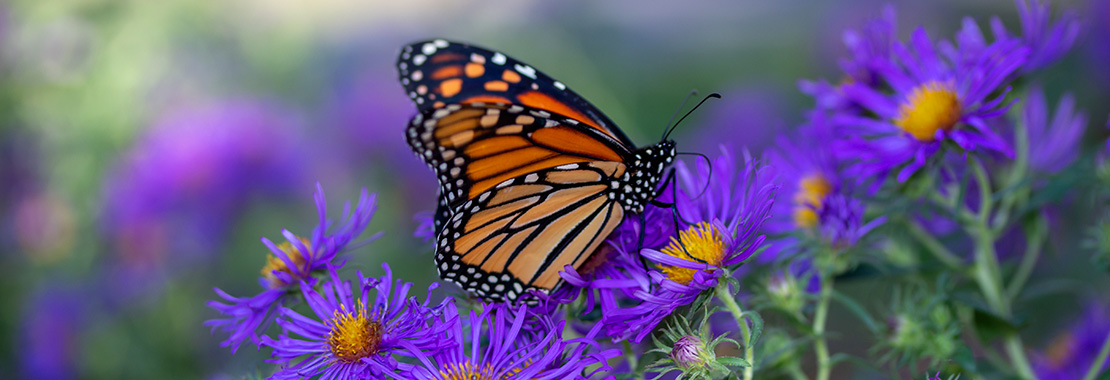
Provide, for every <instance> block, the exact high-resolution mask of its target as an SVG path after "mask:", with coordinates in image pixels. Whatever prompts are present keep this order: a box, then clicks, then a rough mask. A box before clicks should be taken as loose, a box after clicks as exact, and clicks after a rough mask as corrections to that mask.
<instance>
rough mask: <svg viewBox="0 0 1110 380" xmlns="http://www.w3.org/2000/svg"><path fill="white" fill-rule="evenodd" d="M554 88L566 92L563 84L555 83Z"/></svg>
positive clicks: (565, 86)
mask: <svg viewBox="0 0 1110 380" xmlns="http://www.w3.org/2000/svg"><path fill="white" fill-rule="evenodd" d="M555 88H557V89H560V90H566V89H567V85H565V84H563V82H560V81H555Z"/></svg>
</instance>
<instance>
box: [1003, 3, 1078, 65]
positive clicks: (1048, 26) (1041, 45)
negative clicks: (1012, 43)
mask: <svg viewBox="0 0 1110 380" xmlns="http://www.w3.org/2000/svg"><path fill="white" fill-rule="evenodd" d="M1014 2H1015V3H1017V8H1018V15H1019V16H1020V18H1021V36H1020V38H1021V40H1022V42H1023V43H1024V44H1025V45H1026V46H1028V47H1029V48H1030V49H1031V50H1030V52H1029V61H1028V62H1027V63H1026V64H1025V66H1024V67H1022V68H1021V72H1023V73H1030V72H1034V71H1037V70H1040V69H1043V68H1045V67H1048V66H1049V65H1051V64H1053V63H1055V62H1056V61H1057V60H1059V59H1060V58H1061V57H1063V56H1064V55H1065V54H1067V53H1068V51H1069V50H1071V48H1072V45H1074V44H1075V39H1076V37H1078V36H1079V16H1078V15H1076V13H1075V12H1074V11H1072V10H1071V9H1068V10H1066V11H1064V13H1063V15H1061V16H1060V19H1059V20H1057V21H1056V22H1055V23H1053V22H1052V20H1051V18H1052V17H1051V16H1052V15H1051V13H1052V12H1051V11H1050V9H1049V6H1048V2H1041V1H1040V0H1015V1H1014ZM991 30H992V31H993V32H994V35H995V36H997V37H998V38H1000V39H1001V38H1010V34H1009V32H1008V31H1007V30H1006V27H1005V26H1003V25H1002V20H999V19H998V17H994V18H991Z"/></svg>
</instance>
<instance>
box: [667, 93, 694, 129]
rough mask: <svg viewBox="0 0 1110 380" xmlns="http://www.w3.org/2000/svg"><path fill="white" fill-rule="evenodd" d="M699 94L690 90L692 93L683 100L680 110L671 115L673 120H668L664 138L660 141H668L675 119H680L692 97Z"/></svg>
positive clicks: (679, 106)
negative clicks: (680, 114)
mask: <svg viewBox="0 0 1110 380" xmlns="http://www.w3.org/2000/svg"><path fill="white" fill-rule="evenodd" d="M697 94H698V90H690V93H689V94H686V97H685V98H682V104H679V105H678V109H676V110H674V113H673V114H671V119H670V120H667V126H666V127H665V128H663V138H661V139H660V140H666V139H667V135H669V134H670V132H668V131H669V130H670V129H671V127H672V125H671V123H673V122H674V118H676V117H678V113H679V112H682V109H683V108H686V102H688V101H690V97H692V96H694V95H697Z"/></svg>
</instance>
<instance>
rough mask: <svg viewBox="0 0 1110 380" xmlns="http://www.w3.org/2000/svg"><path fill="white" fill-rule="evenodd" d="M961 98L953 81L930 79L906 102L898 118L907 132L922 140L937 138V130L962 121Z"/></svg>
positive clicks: (948, 128)
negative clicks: (951, 82) (957, 94)
mask: <svg viewBox="0 0 1110 380" xmlns="http://www.w3.org/2000/svg"><path fill="white" fill-rule="evenodd" d="M960 111H961V110H960V99H959V98H958V97H957V96H956V91H955V90H953V89H952V85H951V84H947V83H941V82H936V81H934V82H928V83H925V84H923V85H921V86H918V87H917V88H915V89H914V90H913V93H911V94H910V97H909V100H908V101H907V102H906V103H902V107H901V109H899V110H898V117H897V118H896V119H894V124H897V125H898V126H899V127H901V128H902V130H903V131H906V133H909V134H911V135H913V137H914V138H916V139H917V140H918V141H933V139H934V136H936V133H937V130H940V129H943V130H944V131H946V132H947V131H950V130H952V127H955V126H956V122H958V121H960Z"/></svg>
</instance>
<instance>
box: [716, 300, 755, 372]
mask: <svg viewBox="0 0 1110 380" xmlns="http://www.w3.org/2000/svg"><path fill="white" fill-rule="evenodd" d="M717 298H718V299H720V300H721V303H724V304H725V308H726V309H728V311H729V312H730V313H732V318H733V319H736V323H737V324H739V325H740V335H741V337H742V338H743V339H744V340H743V341H742V343H743V344H744V360H747V361H748V364H751V365H749V366H747V367H744V380H752V377H753V376H754V375H755V368H753V367H755V347H751V345H750V343H751V338H752V331H751V328H750V327H748V320H747V318H745V317H744V311H743V310H741V309H740V305H739V304H737V303H736V299H735V298H733V297H732V293H730V292H729V291H728V282H726V281H721V283H720V285H717Z"/></svg>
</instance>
